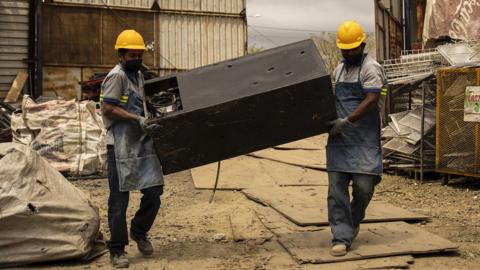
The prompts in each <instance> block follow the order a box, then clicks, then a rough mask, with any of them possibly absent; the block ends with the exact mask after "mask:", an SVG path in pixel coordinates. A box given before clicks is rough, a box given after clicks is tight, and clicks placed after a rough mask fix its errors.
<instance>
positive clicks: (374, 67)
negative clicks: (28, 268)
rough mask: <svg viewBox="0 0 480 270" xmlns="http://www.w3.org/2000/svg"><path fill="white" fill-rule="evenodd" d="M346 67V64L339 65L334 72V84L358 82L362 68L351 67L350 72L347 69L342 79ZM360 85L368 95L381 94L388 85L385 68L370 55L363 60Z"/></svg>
mask: <svg viewBox="0 0 480 270" xmlns="http://www.w3.org/2000/svg"><path fill="white" fill-rule="evenodd" d="M344 65H345V63H341V64H339V65H338V66H337V67H336V68H335V70H334V71H333V74H332V77H333V78H334V82H335V83H336V82H357V81H358V71H359V69H360V66H350V67H349V68H348V70H347V68H346V67H345V69H344V71H343V73H342V75H341V77H340V73H341V71H342V68H343V66H344ZM360 83H361V84H362V86H363V90H364V92H366V93H367V92H373V93H380V92H381V89H382V88H383V86H384V85H385V84H386V76H385V72H384V71H383V67H382V66H381V65H380V64H379V63H378V62H377V61H375V59H373V58H372V57H371V56H370V55H367V56H366V57H365V59H364V60H363V64H362V66H361V70H360Z"/></svg>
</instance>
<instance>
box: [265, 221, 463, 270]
mask: <svg viewBox="0 0 480 270" xmlns="http://www.w3.org/2000/svg"><path fill="white" fill-rule="evenodd" d="M271 213H272V212H270V214H265V213H262V214H259V218H260V220H261V221H262V222H263V224H264V225H265V226H266V227H267V228H269V229H270V230H271V231H272V232H273V233H274V234H275V236H276V237H277V239H278V241H279V242H280V244H281V245H282V246H283V247H284V248H285V249H286V250H287V252H288V253H289V254H290V255H291V256H292V257H293V258H294V259H295V260H296V261H297V262H299V263H331V262H343V261H354V260H362V259H369V258H381V257H390V256H399V255H408V254H410V255H412V254H430V253H439V252H450V251H455V250H457V248H458V246H457V245H456V244H454V243H452V242H450V241H448V240H446V239H443V238H441V237H439V236H437V235H434V234H432V233H429V232H427V231H426V230H422V229H420V228H419V227H417V226H414V225H409V224H407V223H405V222H386V223H369V224H363V225H362V226H360V233H359V234H358V236H357V238H356V240H355V241H354V242H353V244H352V247H351V249H350V251H349V253H348V254H347V255H345V256H343V257H334V256H331V255H330V253H329V251H330V248H331V239H332V235H331V232H330V230H329V229H324V230H317V231H305V230H303V231H299V230H292V229H291V227H292V226H295V224H291V225H290V226H289V227H290V228H289V227H288V226H283V225H281V224H278V223H276V222H274V221H273V222H272V221H271V217H270V215H272V214H271ZM276 219H278V217H277V218H276ZM285 222H288V221H285ZM325 228H328V227H325ZM329 269H330V268H329Z"/></svg>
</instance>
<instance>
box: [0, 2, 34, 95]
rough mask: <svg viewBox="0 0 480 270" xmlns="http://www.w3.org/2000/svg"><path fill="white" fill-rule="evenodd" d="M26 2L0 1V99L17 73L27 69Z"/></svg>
mask: <svg viewBox="0 0 480 270" xmlns="http://www.w3.org/2000/svg"><path fill="white" fill-rule="evenodd" d="M27 58H28V0H18V1H10V0H2V1H0V98H3V97H5V95H6V93H7V92H8V90H9V89H10V86H11V85H12V82H13V80H14V79H15V76H16V74H17V72H18V71H20V70H22V69H26V68H27V63H26V62H25V59H27Z"/></svg>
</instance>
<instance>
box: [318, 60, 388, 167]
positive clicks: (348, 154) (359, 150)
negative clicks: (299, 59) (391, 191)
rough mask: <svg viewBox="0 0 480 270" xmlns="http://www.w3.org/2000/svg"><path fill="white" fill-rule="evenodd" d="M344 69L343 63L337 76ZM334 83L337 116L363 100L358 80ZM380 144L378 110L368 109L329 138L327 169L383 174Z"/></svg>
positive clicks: (349, 111) (342, 115)
mask: <svg viewBox="0 0 480 270" xmlns="http://www.w3.org/2000/svg"><path fill="white" fill-rule="evenodd" d="M344 70H345V64H344V65H343V68H342V70H341V72H340V76H339V77H338V78H341V77H342V74H343V72H344ZM360 71H361V68H359V72H358V80H357V82H337V83H336V86H335V98H336V110H337V115H338V117H339V118H345V117H347V116H349V115H350V114H351V113H352V112H353V111H354V110H355V109H356V108H357V107H358V106H359V105H360V103H362V101H363V100H364V99H365V97H366V94H365V93H364V92H363V86H362V83H361V81H360ZM382 169H383V167H382V152H381V144H380V115H379V112H378V109H376V108H375V110H371V111H370V112H367V114H366V115H364V116H363V117H362V118H361V119H359V120H358V121H356V122H355V123H353V124H352V125H351V126H349V127H347V128H345V129H344V130H343V131H342V133H340V134H338V135H334V136H329V137H328V145H327V171H329V172H330V171H337V172H349V173H361V174H373V175H381V174H382Z"/></svg>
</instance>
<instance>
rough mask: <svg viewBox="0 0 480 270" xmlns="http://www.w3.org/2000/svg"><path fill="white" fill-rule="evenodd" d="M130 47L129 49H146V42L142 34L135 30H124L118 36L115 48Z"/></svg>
mask: <svg viewBox="0 0 480 270" xmlns="http://www.w3.org/2000/svg"><path fill="white" fill-rule="evenodd" d="M118 49H129V50H145V42H144V41H143V37H142V35H140V33H138V32H137V31H135V30H123V31H122V33H120V35H118V37H117V43H115V50H118Z"/></svg>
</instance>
